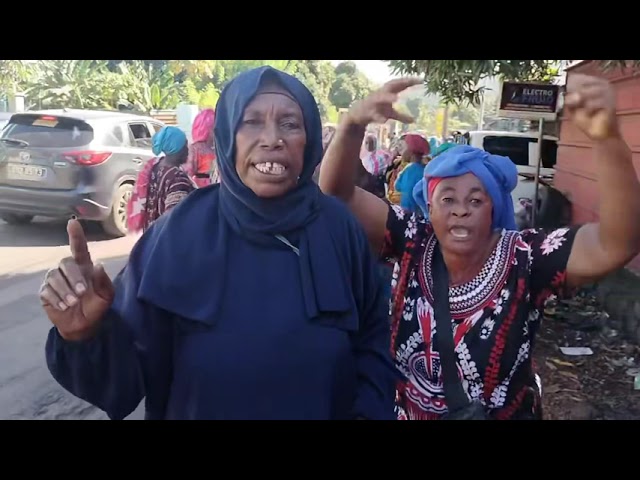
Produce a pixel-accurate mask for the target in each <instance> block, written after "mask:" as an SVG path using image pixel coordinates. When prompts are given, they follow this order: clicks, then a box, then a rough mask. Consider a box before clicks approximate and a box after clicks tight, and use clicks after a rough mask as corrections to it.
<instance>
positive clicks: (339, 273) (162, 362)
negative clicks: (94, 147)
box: [41, 67, 397, 419]
mask: <svg viewBox="0 0 640 480" xmlns="http://www.w3.org/2000/svg"><path fill="white" fill-rule="evenodd" d="M216 111H217V118H216V125H215V129H214V133H215V145H216V150H217V152H216V153H217V156H218V162H219V167H220V173H221V177H222V182H221V184H218V185H212V186H210V187H206V188H202V189H199V190H197V191H196V192H194V193H192V194H191V195H190V196H189V197H188V198H187V199H185V200H184V201H183V202H182V203H181V204H180V205H178V206H177V207H176V208H175V209H174V210H173V211H172V212H170V213H169V214H168V215H165V216H163V217H161V218H160V219H159V220H158V221H157V222H156V223H155V224H154V225H153V226H152V227H151V228H150V229H149V230H148V231H147V232H146V233H145V234H144V235H143V236H142V238H141V239H140V240H139V241H138V243H137V244H136V246H135V247H134V249H133V251H132V253H131V256H130V259H129V262H128V264H127V266H126V268H125V269H124V270H123V271H122V272H121V273H120V274H119V275H118V276H117V278H116V279H115V280H114V282H113V284H112V283H111V281H110V280H109V278H108V277H107V276H106V274H105V273H104V270H103V269H102V268H101V267H100V266H94V265H93V263H92V261H91V258H90V255H89V252H88V250H87V246H86V240H85V239H84V234H83V232H82V229H81V227H80V225H79V224H78V223H77V222H75V221H73V220H72V221H71V222H70V223H69V226H68V231H69V237H70V245H71V250H72V256H71V257H69V258H67V259H65V260H63V261H62V262H61V264H60V265H59V267H58V268H57V269H55V270H52V271H50V272H49V273H48V274H47V277H46V280H45V283H44V284H43V287H42V289H41V298H42V302H43V305H44V308H45V311H46V312H47V315H48V317H49V319H50V320H51V321H52V322H53V324H54V327H53V328H52V329H51V331H50V333H49V337H48V340H47V346H46V357H47V364H48V366H49V370H50V371H51V373H52V375H53V376H54V378H55V379H56V380H57V381H58V382H59V383H60V384H61V385H62V386H63V387H64V388H66V389H67V390H68V391H70V392H71V393H73V394H74V395H76V396H78V397H80V398H82V399H84V400H86V401H87V402H89V403H91V404H93V405H96V406H97V407H99V408H100V409H102V410H104V411H105V412H106V413H107V414H108V415H109V417H110V418H112V419H122V418H125V417H126V416H128V415H129V414H130V413H131V412H132V411H133V410H134V409H135V408H136V407H137V406H138V404H139V403H140V401H141V400H142V399H143V398H144V399H145V407H146V416H147V418H149V419H356V418H361V419H391V418H393V417H394V413H393V408H394V407H393V403H394V395H395V381H396V375H397V374H396V372H395V369H394V367H393V364H392V363H391V361H390V352H389V341H390V339H389V324H388V320H387V315H386V312H385V305H384V301H383V299H382V296H381V292H380V291H379V289H378V281H377V278H376V270H375V264H374V262H373V259H372V255H371V253H370V249H369V245H368V243H367V238H366V235H365V234H364V232H363V230H362V229H361V227H360V226H359V224H358V223H357V222H356V220H355V218H354V217H353V216H352V215H351V214H350V213H349V212H348V211H347V209H346V208H345V207H344V206H343V205H342V204H341V203H340V202H339V201H337V200H335V199H333V198H332V197H328V196H325V195H323V194H322V193H321V192H320V190H319V188H318V187H317V185H316V184H315V183H314V182H313V181H312V175H313V173H314V170H315V168H316V166H317V165H318V163H319V162H320V160H321V157H322V138H321V123H320V116H319V113H318V108H317V105H316V102H315V99H314V98H313V96H312V95H311V93H310V92H309V91H308V90H307V88H306V87H304V85H302V84H301V83H300V82H299V81H298V80H296V79H295V78H293V77H291V76H289V75H287V74H284V73H282V72H279V71H277V70H274V69H272V68H269V67H263V68H260V69H256V70H252V71H249V72H246V73H244V74H241V75H240V76H238V77H237V78H235V79H234V80H233V81H232V82H230V83H229V84H228V85H227V87H226V88H225V89H224V91H223V92H222V94H221V97H220V101H219V102H218V106H217V109H216ZM76 287H77V288H76Z"/></svg>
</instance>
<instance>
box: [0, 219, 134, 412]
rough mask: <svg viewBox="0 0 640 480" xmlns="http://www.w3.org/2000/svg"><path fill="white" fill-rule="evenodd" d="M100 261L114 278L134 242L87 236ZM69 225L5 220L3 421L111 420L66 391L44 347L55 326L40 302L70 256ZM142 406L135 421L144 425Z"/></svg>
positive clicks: (0, 329) (0, 289)
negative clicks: (46, 282)
mask: <svg viewBox="0 0 640 480" xmlns="http://www.w3.org/2000/svg"><path fill="white" fill-rule="evenodd" d="M87 237H88V240H89V249H90V251H91V254H92V256H93V258H94V261H102V262H103V263H104V264H105V268H106V270H107V272H108V273H109V274H110V275H112V276H113V275H115V274H116V273H117V272H118V271H119V270H120V269H121V268H122V267H123V266H124V264H125V262H126V259H127V256H128V254H129V252H130V251H131V247H132V246H133V244H134V241H135V240H134V239H133V238H120V239H108V238H106V237H105V236H104V235H103V234H102V233H101V231H100V229H99V228H97V227H95V226H90V227H89V228H88V231H87ZM68 245H69V242H68V237H67V234H66V228H65V222H64V221H43V220H39V219H36V221H35V222H34V223H33V224H31V225H25V226H11V225H8V224H6V223H4V222H2V220H0V365H1V367H0V420H7V419H23V420H33V419H44V420H54V419H56V420H59V419H67V420H82V419H95V420H101V419H107V416H106V415H105V414H104V412H102V411H100V410H98V409H97V408H95V407H93V406H92V405H89V404H88V403H86V402H84V401H83V400H80V399H78V398H76V397H74V396H73V395H71V394H70V393H68V392H67V391H66V390H64V389H63V388H62V387H61V386H60V385H58V383H57V382H56V381H55V380H54V379H53V378H52V377H51V374H50V373H49V370H48V369H47V365H46V363H45V358H44V346H45V342H46V338H47V333H48V331H49V329H50V328H51V324H50V322H49V320H48V319H47V317H46V316H45V314H44V312H43V311H42V308H41V307H40V303H39V300H38V289H39V287H40V284H41V283H42V278H43V276H44V274H45V272H46V271H47V270H48V269H49V268H51V267H53V266H55V265H57V263H58V262H59V261H60V259H62V258H63V257H65V256H68V255H69V247H68ZM143 416H144V411H143V406H142V404H141V405H140V406H139V407H138V409H137V410H136V411H135V412H134V413H133V414H131V415H130V417H129V419H142V418H143Z"/></svg>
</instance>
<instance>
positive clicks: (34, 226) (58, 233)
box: [0, 219, 112, 247]
mask: <svg viewBox="0 0 640 480" xmlns="http://www.w3.org/2000/svg"><path fill="white" fill-rule="evenodd" d="M66 226H67V220H66V219H56V220H38V219H36V220H35V221H34V222H33V223H30V224H28V225H8V224H7V223H4V222H2V221H0V247H57V246H60V245H68V244H69V238H68V236H67V228H66ZM82 226H83V228H84V231H85V233H86V235H87V240H88V241H89V242H102V241H108V240H112V238H111V237H109V236H108V235H107V234H105V233H104V232H103V231H102V229H101V227H100V225H99V224H97V223H95V222H82Z"/></svg>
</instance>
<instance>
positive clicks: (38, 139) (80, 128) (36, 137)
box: [0, 114, 94, 148]
mask: <svg viewBox="0 0 640 480" xmlns="http://www.w3.org/2000/svg"><path fill="white" fill-rule="evenodd" d="M93 135H94V133H93V128H91V126H90V125H89V124H88V123H86V122H84V121H82V120H78V119H75V118H68V117H56V116H52V115H38V114H36V115H34V114H24V115H22V114H16V115H14V116H13V117H11V121H10V122H9V123H8V124H7V125H6V127H5V128H4V129H3V130H2V132H1V133H0V138H14V139H16V140H23V141H25V142H27V143H28V144H29V146H30V147H35V148H39V147H40V148H75V147H82V146H85V145H88V144H90V143H91V142H92V141H93Z"/></svg>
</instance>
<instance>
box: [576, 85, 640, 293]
mask: <svg viewBox="0 0 640 480" xmlns="http://www.w3.org/2000/svg"><path fill="white" fill-rule="evenodd" d="M572 80H573V82H571V83H570V84H569V85H568V86H567V87H568V88H567V97H566V102H565V105H566V106H565V108H566V109H567V111H568V113H569V115H570V117H571V119H572V121H573V122H574V123H576V124H577V126H578V127H580V129H582V130H583V131H584V132H585V133H586V134H587V135H588V136H589V138H591V140H592V141H593V142H594V146H593V155H594V159H595V166H596V172H597V180H598V181H597V183H598V189H599V193H600V208H599V217H600V219H599V222H598V223H592V224H587V225H584V226H583V227H581V228H580V229H579V230H578V232H577V233H576V237H575V241H574V243H573V248H572V249H571V254H570V256H569V261H568V264H567V283H568V285H569V286H573V287H577V286H580V285H583V284H586V283H591V282H594V281H596V280H599V279H600V278H602V277H604V276H606V275H607V274H609V273H611V272H613V271H615V270H617V269H619V268H621V267H623V266H624V265H626V264H627V263H628V262H629V261H630V260H632V259H633V258H634V257H635V256H636V255H638V253H640V182H638V177H637V174H636V171H635V169H634V167H633V163H632V158H631V151H630V149H629V147H628V146H627V144H626V143H625V141H624V140H623V138H622V135H621V133H620V128H619V124H618V121H617V118H616V105H615V93H614V92H613V89H612V87H611V86H610V85H609V83H608V82H606V81H605V80H602V79H599V78H594V77H588V76H584V75H574V76H573V77H572Z"/></svg>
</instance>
